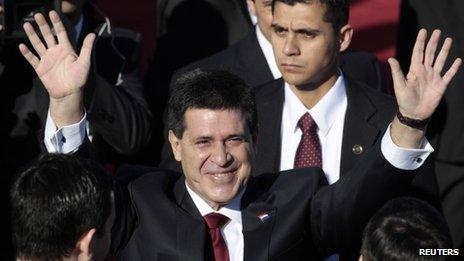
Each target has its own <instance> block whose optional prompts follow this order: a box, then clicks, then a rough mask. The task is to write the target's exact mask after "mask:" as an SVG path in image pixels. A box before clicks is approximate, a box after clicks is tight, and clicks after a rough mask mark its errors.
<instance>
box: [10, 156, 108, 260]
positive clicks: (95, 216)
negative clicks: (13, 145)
mask: <svg viewBox="0 0 464 261" xmlns="http://www.w3.org/2000/svg"><path fill="white" fill-rule="evenodd" d="M112 191H113V183H112V180H111V177H109V176H107V174H106V173H105V172H104V170H103V169H102V168H100V167H99V166H98V165H95V164H94V163H91V162H90V161H88V160H81V159H78V158H76V157H73V156H69V155H59V154H48V155H45V156H44V157H42V158H41V159H40V160H39V161H38V162H37V163H35V164H34V165H32V166H31V167H30V168H29V169H27V170H26V171H24V172H22V173H20V174H19V175H18V176H17V178H16V180H15V181H14V183H13V185H12V188H11V192H10V196H11V205H12V223H13V224H12V225H13V241H14V245H15V247H16V252H17V254H16V256H17V258H18V259H20V260H62V259H63V258H66V257H68V258H69V257H71V258H78V259H76V260H103V259H104V258H105V256H106V255H107V253H108V249H109V244H110V229H111V226H112V224H113V220H114V210H113V208H114V207H113V196H112Z"/></svg>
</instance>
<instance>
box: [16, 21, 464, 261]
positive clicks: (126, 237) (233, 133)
mask: <svg viewBox="0 0 464 261" xmlns="http://www.w3.org/2000/svg"><path fill="white" fill-rule="evenodd" d="M50 17H51V20H52V22H53V24H54V28H55V30H56V31H57V32H59V33H58V46H55V47H54V48H58V49H59V48H60V47H61V45H65V46H66V45H67V44H69V43H68V41H67V38H66V37H67V36H66V34H65V33H63V27H62V26H63V25H62V23H61V21H60V20H59V17H57V16H56V14H54V13H53V12H52V13H51V14H50ZM46 29H47V28H42V30H46ZM93 41H94V36H93V35H89V36H87V37H86V39H85V40H84V48H83V49H82V50H81V53H80V55H79V56H78V55H77V54H76V53H73V52H71V53H69V55H67V56H65V57H62V59H56V58H58V57H59V53H57V52H55V51H54V50H57V49H54V48H50V50H47V52H45V53H43V54H42V55H40V59H39V57H36V56H35V55H33V54H32V53H31V52H30V50H29V49H28V48H27V47H26V46H24V45H21V46H20V50H21V52H22V53H23V55H24V57H25V58H26V59H27V60H28V61H29V63H30V64H31V65H32V66H33V68H34V69H35V70H36V72H37V73H38V74H39V75H40V78H41V80H42V81H43V83H44V85H45V86H46V88H47V91H48V93H49V96H50V116H51V118H50V121H53V123H54V125H55V126H58V127H59V128H62V129H63V132H64V133H67V134H69V135H67V136H66V139H67V140H68V141H69V142H71V143H72V144H74V149H71V150H70V151H68V152H72V151H75V150H76V149H77V150H78V152H77V153H83V154H85V153H86V151H88V149H91V147H90V148H89V147H88V146H87V145H88V140H87V139H86V137H85V132H82V131H81V130H82V128H80V127H79V126H80V125H82V121H84V120H85V114H84V112H83V109H82V108H83V105H82V103H83V101H82V91H83V90H82V87H83V86H84V83H85V78H83V79H82V78H80V77H76V75H75V74H74V73H73V72H75V71H80V72H83V73H86V72H87V73H88V70H89V65H88V61H89V60H90V56H91V50H92V48H91V47H92V43H93ZM424 43H425V32H423V31H422V32H421V33H420V34H419V36H418V41H417V46H418V47H417V48H416V50H415V51H414V54H413V59H414V65H415V69H414V70H411V72H410V74H413V75H414V78H410V79H408V80H405V79H404V76H403V74H402V72H401V70H400V68H399V65H398V63H397V62H396V60H394V59H392V61H391V65H392V68H393V72H394V73H393V76H394V79H395V88H396V90H397V99H398V103H399V108H400V110H401V113H402V115H403V116H398V118H395V119H394V120H393V121H392V124H391V127H390V128H389V129H388V130H387V131H386V132H385V134H384V135H383V138H382V141H381V142H380V141H379V142H378V143H377V145H376V146H375V149H372V150H370V152H369V153H367V155H366V158H365V161H364V164H358V165H357V166H356V167H354V168H353V169H352V171H353V172H356V174H353V175H349V176H348V178H342V179H340V181H339V182H337V183H335V184H332V185H331V186H325V185H326V184H327V180H326V179H325V176H324V175H323V173H322V172H321V170H320V169H319V168H308V169H297V170H292V171H289V172H286V173H280V174H276V173H274V174H268V175H261V176H258V177H251V175H250V174H251V168H252V165H253V155H254V142H255V140H256V139H257V132H256V130H257V119H256V115H257V114H256V108H255V99H254V96H253V93H252V90H251V89H250V88H249V87H248V86H247V85H246V84H245V82H244V81H243V80H241V79H240V78H238V77H236V76H234V75H232V74H230V73H228V72H223V71H211V72H205V71H201V70H199V71H194V72H192V73H190V74H187V75H185V76H184V77H183V78H182V79H180V80H179V81H177V82H176V85H177V86H176V88H174V93H173V95H172V96H171V99H170V101H169V112H168V115H169V116H168V118H169V129H170V130H169V141H170V143H171V147H172V150H173V152H174V155H175V157H176V159H177V160H179V161H180V162H181V164H182V169H183V175H182V174H180V173H175V172H171V171H166V170H153V169H147V168H144V167H136V166H128V167H125V168H122V169H120V170H119V173H118V174H122V175H124V174H126V175H127V174H132V175H137V176H138V178H137V179H136V180H135V181H133V182H131V183H130V184H129V185H128V187H127V190H126V189H124V188H123V189H122V190H121V191H119V192H118V193H117V197H116V198H117V199H116V202H117V203H116V206H117V207H116V211H117V213H118V214H117V217H118V220H117V221H116V224H115V226H114V227H113V228H114V229H113V233H114V234H113V235H112V239H113V241H112V247H113V251H114V252H115V253H117V254H118V257H119V258H120V259H122V260H205V259H206V260H217V261H219V260H269V259H274V260H276V259H281V260H308V259H309V258H319V257H323V256H328V255H330V254H332V253H340V254H341V255H343V256H348V257H353V256H356V255H358V250H359V244H360V238H361V231H362V228H363V226H364V224H365V223H366V222H367V219H368V218H369V217H370V215H371V214H372V213H373V212H374V211H375V210H376V208H377V207H378V206H379V205H381V204H383V203H384V202H385V201H386V200H388V199H389V198H392V197H395V196H397V195H399V194H402V193H404V192H405V191H406V190H407V188H408V185H409V182H410V181H411V179H412V177H413V175H412V174H413V173H414V171H412V170H414V169H417V168H419V167H420V166H421V165H422V163H423V161H424V160H425V159H426V157H427V156H428V154H429V153H430V152H431V149H428V148H424V144H425V143H426V141H425V138H424V131H423V130H421V129H418V128H417V127H420V126H421V121H420V119H426V118H428V117H430V115H431V114H432V113H433V111H434V110H435V108H436V106H437V104H438V102H439V100H440V98H441V95H442V94H443V92H444V90H445V89H446V87H447V85H448V83H449V81H450V80H451V78H452V77H453V75H454V74H455V73H456V71H457V70H458V68H459V66H460V63H461V60H456V61H455V63H454V64H453V66H452V67H451V69H450V70H448V72H447V73H446V74H445V75H444V76H443V77H441V76H440V72H441V69H442V67H443V64H444V62H445V60H446V56H447V54H446V52H445V51H443V50H442V51H441V52H440V54H439V55H438V58H437V61H436V62H435V64H434V65H433V67H432V66H431V63H429V62H430V59H431V60H432V61H433V60H435V59H434V55H431V54H430V53H431V52H430V50H431V49H436V45H437V43H436V42H434V41H432V42H431V43H430V42H429V44H428V46H427V51H426V54H427V55H426V58H425V62H423V61H422V57H423V53H424V52H423V47H424ZM34 44H39V43H34ZM449 44H450V43H449V41H447V42H446V43H445V48H444V49H446V48H449ZM413 117H414V118H413ZM45 129H47V128H45ZM47 149H48V150H49V151H52V152H54V151H59V152H64V151H63V150H62V148H61V147H60V146H59V144H53V146H47ZM408 170H409V171H408ZM408 174H410V175H408ZM347 194H350V197H347V196H346V195H347ZM208 232H209V233H208Z"/></svg>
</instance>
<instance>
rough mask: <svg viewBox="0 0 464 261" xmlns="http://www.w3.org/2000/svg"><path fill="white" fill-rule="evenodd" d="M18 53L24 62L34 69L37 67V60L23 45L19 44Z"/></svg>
mask: <svg viewBox="0 0 464 261" xmlns="http://www.w3.org/2000/svg"><path fill="white" fill-rule="evenodd" d="M19 51H20V52H21V54H22V55H23V56H24V58H26V60H27V61H28V62H29V63H30V64H31V65H32V67H33V68H34V69H36V68H37V66H39V62H40V61H39V59H38V58H37V57H36V56H35V55H34V54H33V53H32V52H31V51H30V50H29V48H27V46H26V45H25V44H20V45H19Z"/></svg>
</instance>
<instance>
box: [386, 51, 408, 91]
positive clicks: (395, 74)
mask: <svg viewBox="0 0 464 261" xmlns="http://www.w3.org/2000/svg"><path fill="white" fill-rule="evenodd" d="M388 63H389V64H390V68H391V73H392V79H393V88H394V89H395V93H398V92H399V91H401V89H400V88H404V87H405V82H406V81H405V79H404V74H403V71H402V70H401V66H400V64H399V63H398V61H397V60H396V59H395V58H389V59H388Z"/></svg>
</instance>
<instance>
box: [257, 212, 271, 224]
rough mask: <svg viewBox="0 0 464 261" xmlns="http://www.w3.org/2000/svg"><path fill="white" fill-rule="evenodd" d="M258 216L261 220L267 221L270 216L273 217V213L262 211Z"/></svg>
mask: <svg viewBox="0 0 464 261" xmlns="http://www.w3.org/2000/svg"><path fill="white" fill-rule="evenodd" d="M258 218H259V219H260V220H261V222H266V221H267V220H268V219H269V218H271V215H269V213H266V212H262V213H260V214H259V215H258Z"/></svg>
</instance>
